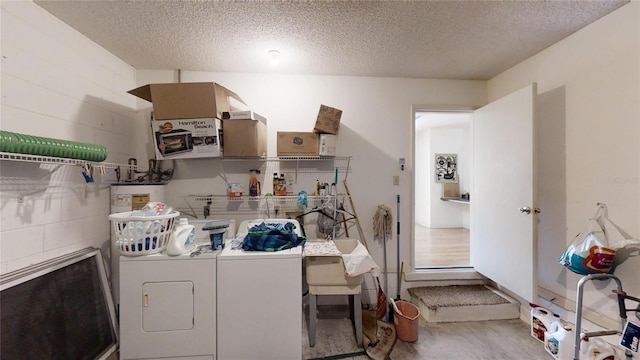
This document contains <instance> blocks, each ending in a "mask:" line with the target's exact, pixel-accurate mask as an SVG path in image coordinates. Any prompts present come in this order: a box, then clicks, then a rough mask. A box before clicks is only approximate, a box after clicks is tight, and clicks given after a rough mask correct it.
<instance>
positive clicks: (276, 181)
mask: <svg viewBox="0 0 640 360" xmlns="http://www.w3.org/2000/svg"><path fill="white" fill-rule="evenodd" d="M279 185H280V178H279V177H278V173H273V196H277V195H278V187H279Z"/></svg>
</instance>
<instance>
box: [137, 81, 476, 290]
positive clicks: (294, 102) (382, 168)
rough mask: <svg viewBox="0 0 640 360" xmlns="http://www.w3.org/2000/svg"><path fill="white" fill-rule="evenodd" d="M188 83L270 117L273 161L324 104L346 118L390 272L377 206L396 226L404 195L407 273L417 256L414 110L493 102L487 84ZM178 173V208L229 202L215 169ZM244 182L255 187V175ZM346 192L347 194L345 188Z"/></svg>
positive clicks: (376, 249)
mask: <svg viewBox="0 0 640 360" xmlns="http://www.w3.org/2000/svg"><path fill="white" fill-rule="evenodd" d="M139 75H140V76H139V79H138V83H139V85H143V84H146V83H148V82H160V81H161V80H162V79H168V78H172V77H174V76H175V73H174V72H170V71H169V72H167V71H164V72H163V71H149V70H147V71H140V72H139ZM142 77H143V78H142ZM180 77H181V80H182V81H183V82H200V81H214V82H217V83H220V84H221V85H223V86H225V87H228V88H229V89H231V90H233V91H234V92H236V93H237V94H239V95H240V96H241V97H242V98H243V99H244V100H245V101H246V102H247V104H248V105H249V107H250V108H251V109H252V110H254V111H256V112H258V113H259V114H262V115H264V116H265V117H266V118H267V119H268V127H267V131H268V155H270V156H275V154H276V132H277V131H313V126H314V123H315V119H316V116H317V113H318V109H319V107H320V104H325V105H329V106H332V107H336V108H338V109H341V110H343V114H342V119H341V125H340V132H339V135H338V155H342V156H353V160H352V161H351V165H352V172H351V173H350V174H349V175H348V185H349V189H350V191H351V193H352V195H353V201H354V203H355V207H356V211H357V215H358V217H359V219H360V222H361V224H362V228H363V229H364V232H365V237H366V240H367V242H368V244H369V248H370V251H371V253H372V255H373V257H374V259H375V260H376V261H377V262H378V264H379V265H381V266H382V264H383V252H382V244H381V243H380V242H379V241H374V240H373V216H374V214H375V212H376V209H377V206H378V205H379V204H385V205H387V206H389V207H390V208H391V209H392V210H393V217H394V222H395V221H396V220H397V219H398V215H397V212H396V207H397V206H396V195H397V194H399V195H400V196H401V201H400V222H401V231H400V233H401V239H400V242H401V245H400V247H401V261H404V262H405V269H408V268H409V264H410V263H411V262H412V260H411V255H410V247H411V240H410V234H411V230H410V226H411V206H412V198H411V197H412V194H411V179H412V175H411V172H412V164H411V163H410V159H411V149H412V140H411V139H412V134H411V131H412V130H411V129H412V122H413V113H412V108H411V106H412V105H413V104H434V105H452V106H479V105H482V104H484V102H485V96H486V93H485V86H484V82H480V81H446V80H427V79H422V80H420V79H399V78H370V77H337V76H281V75H266V74H231V73H206V72H187V71H183V72H182V73H181V75H180ZM141 105H142V106H143V109H142V110H141V111H140V112H141V113H144V114H145V115H142V116H141V117H142V118H146V114H148V112H149V111H150V109H151V104H150V103H148V102H144V101H143V102H142V103H141ZM145 107H146V108H145ZM147 136H150V135H147ZM148 141H150V140H148ZM148 141H147V142H148ZM144 143H145V142H144V141H142V142H139V144H144ZM143 147H144V145H143ZM145 151H147V150H146V148H145V149H139V150H138V151H137V153H144V152H145ZM401 157H402V158H405V159H406V160H407V165H406V167H405V170H404V172H403V171H401V170H400V165H399V163H398V161H399V158H401ZM176 166H177V167H176V179H175V180H174V181H172V182H171V184H170V187H169V188H168V189H167V191H168V192H171V193H173V194H174V195H173V196H175V198H174V200H175V201H176V202H179V201H181V199H182V196H181V195H185V194H189V193H193V192H194V191H195V190H194V189H198V190H206V191H209V190H210V191H215V192H216V193H217V194H224V188H220V187H221V186H223V185H222V183H221V182H220V181H219V179H217V178H214V179H212V178H211V177H209V178H205V175H203V174H207V173H208V174H214V175H215V174H217V171H218V170H217V169H215V168H214V166H215V162H214V161H206V160H205V161H200V162H198V165H197V166H189V165H188V164H181V163H177V165H176ZM207 169H208V170H207ZM247 171H248V169H247ZM247 174H248V172H247ZM267 175H268V174H267ZM394 175H398V176H399V177H400V185H399V186H394V185H393V176H394ZM194 178H195V180H194ZM244 178H245V180H246V179H248V175H245V176H244ZM314 180H315V178H314ZM310 181H313V180H310ZM263 183H264V181H263ZM339 191H343V189H342V187H340V188H339ZM168 197H169V196H168ZM354 231H355V230H354ZM392 233H393V234H394V236H393V239H389V240H388V241H387V251H388V254H387V257H388V259H389V261H388V262H389V271H390V273H391V274H390V276H389V278H390V286H389V288H390V291H393V293H395V292H396V290H395V289H396V284H395V281H393V282H392V281H391V279H395V278H396V276H395V275H393V273H395V272H396V271H397V269H396V264H395V263H396V261H391V259H396V236H395V233H396V231H395V229H394V231H393V232H392ZM391 240H393V241H391ZM368 288H369V289H370V295H371V296H372V298H373V299H375V297H374V295H375V291H374V290H373V289H374V287H373V286H372V285H371V286H368Z"/></svg>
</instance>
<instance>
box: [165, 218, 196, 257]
mask: <svg viewBox="0 0 640 360" xmlns="http://www.w3.org/2000/svg"><path fill="white" fill-rule="evenodd" d="M195 236H196V228H195V226H193V225H191V224H189V221H188V220H187V218H180V220H178V225H176V227H175V229H174V230H173V232H172V233H171V237H170V238H169V244H168V245H167V254H169V255H172V256H176V255H182V254H185V253H187V252H190V251H193V250H195V248H196V243H195V239H194V238H195Z"/></svg>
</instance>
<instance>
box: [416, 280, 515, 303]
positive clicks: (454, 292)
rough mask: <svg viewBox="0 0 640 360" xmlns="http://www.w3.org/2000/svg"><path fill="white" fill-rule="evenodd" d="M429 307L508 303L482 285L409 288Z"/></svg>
mask: <svg viewBox="0 0 640 360" xmlns="http://www.w3.org/2000/svg"><path fill="white" fill-rule="evenodd" d="M408 291H409V294H411V296H414V297H417V298H419V299H420V301H421V302H422V303H423V304H424V305H425V306H427V307H428V308H430V309H437V308H438V307H441V306H448V307H455V306H472V305H496V304H508V303H509V301H508V300H507V299H505V298H503V297H501V296H500V295H498V294H496V293H495V292H493V291H492V290H491V289H489V288H487V287H486V286H484V285H452V286H430V287H419V288H412V289H409V290H408Z"/></svg>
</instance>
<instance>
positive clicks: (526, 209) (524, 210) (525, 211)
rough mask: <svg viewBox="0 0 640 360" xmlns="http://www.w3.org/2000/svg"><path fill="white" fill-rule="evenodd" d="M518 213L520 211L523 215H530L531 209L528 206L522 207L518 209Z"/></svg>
mask: <svg viewBox="0 0 640 360" xmlns="http://www.w3.org/2000/svg"><path fill="white" fill-rule="evenodd" d="M518 211H520V212H521V213H523V214H531V208H530V207H528V206H523V207H521V208H520V209H518Z"/></svg>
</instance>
